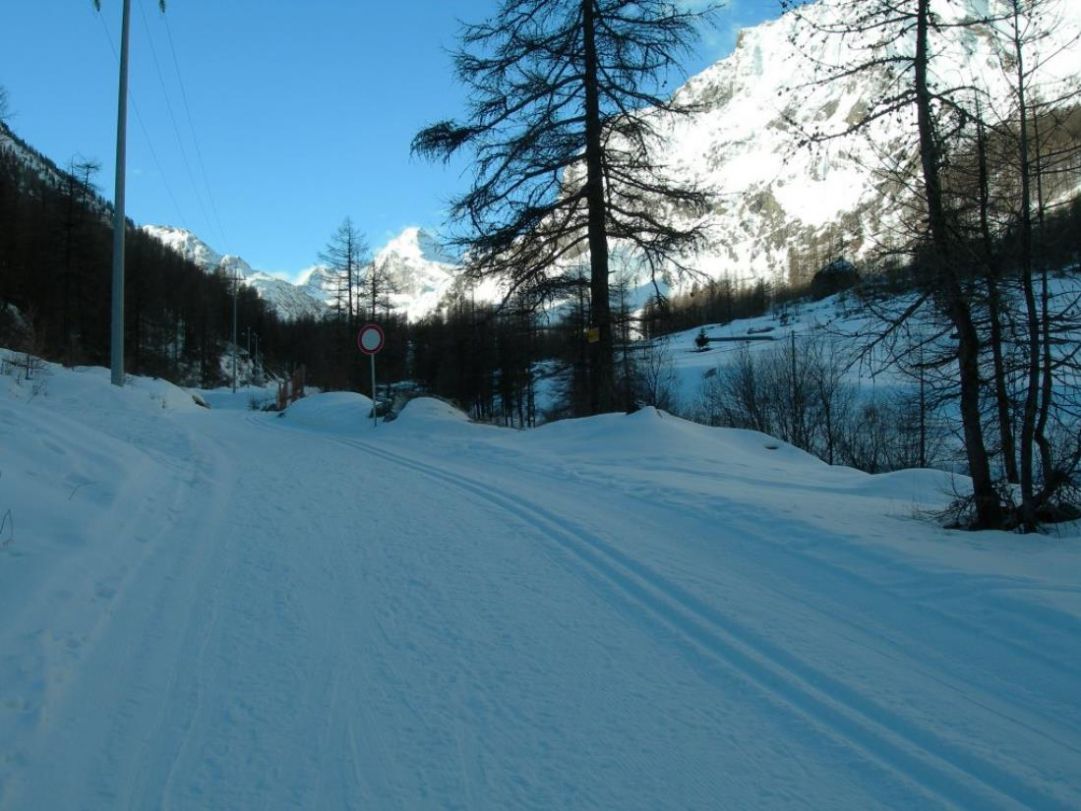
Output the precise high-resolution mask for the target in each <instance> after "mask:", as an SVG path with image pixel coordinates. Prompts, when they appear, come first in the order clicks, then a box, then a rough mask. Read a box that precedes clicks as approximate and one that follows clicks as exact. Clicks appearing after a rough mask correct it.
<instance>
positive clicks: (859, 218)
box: [660, 0, 1081, 282]
mask: <svg viewBox="0 0 1081 811" xmlns="http://www.w3.org/2000/svg"><path fill="white" fill-rule="evenodd" d="M1005 5H1006V4H1005V2H1004V0H961V2H947V0H935V2H934V3H933V8H934V11H935V13H936V14H938V15H939V18H940V19H942V20H944V21H958V20H961V19H973V18H978V17H980V16H981V15H986V14H987V13H988V11H996V10H1004V9H1005ZM1071 5H1074V6H1076V3H1068V2H1063V3H1060V4H1056V5H1052V6H1049V7H1048V13H1051V12H1052V11H1055V12H1057V13H1059V16H1060V17H1061V19H1060V20H1058V22H1056V23H1054V24H1047V23H1045V25H1046V27H1047V29H1048V30H1049V32H1050V33H1049V38H1048V41H1047V42H1045V43H1043V44H1041V51H1042V52H1043V53H1046V54H1051V53H1054V54H1055V57H1054V58H1053V59H1050V60H1048V61H1047V62H1046V64H1044V65H1043V66H1042V67H1041V71H1040V73H1039V75H1038V76H1035V77H1034V79H1036V80H1037V81H1038V82H1040V85H1039V86H1040V88H1043V89H1045V90H1048V89H1049V88H1061V86H1062V85H1063V83H1064V82H1068V81H1073V82H1075V83H1076V81H1077V79H1078V77H1081V47H1078V46H1077V41H1076V38H1077V37H1078V36H1079V34H1081V15H1077V14H1076V13H1073V14H1071V13H1070V11H1069V8H1070V6H1071ZM1075 10H1076V9H1075ZM837 13H838V12H837V3H835V2H833V0H824V1H823V2H820V3H817V4H813V5H808V6H804V7H802V8H801V10H800V12H799V14H797V13H795V12H790V13H789V14H786V15H784V16H783V17H781V18H780V19H777V20H773V21H770V22H766V23H763V24H761V25H758V26H756V27H753V28H748V29H745V30H744V31H743V32H742V33H741V34H740V36H739V40H738V44H737V46H736V48H735V50H734V51H733V53H732V54H730V55H729V56H728V57H727V58H725V59H722V60H721V61H719V62H717V63H716V64H714V65H712V66H711V67H709V68H707V69H706V70H704V71H703V72H701V73H700V74H698V75H697V76H695V77H693V78H691V79H690V80H689V81H688V82H687V83H686V84H685V85H684V86H683V87H682V88H681V89H680V90H679V91H678V93H677V95H678V96H680V97H682V99H683V100H684V101H687V102H693V103H696V104H699V105H702V106H704V107H705V110H704V111H702V112H699V113H695V114H692V115H690V116H687V117H684V118H678V119H676V120H674V121H670V122H667V123H666V131H665V140H664V145H663V148H662V149H661V150H660V154H662V155H663V156H664V159H665V160H667V161H668V162H669V164H670V168H671V170H672V172H673V173H674V174H675V175H676V176H677V177H681V178H684V179H688V180H693V181H696V182H697V183H699V184H700V185H701V186H702V187H703V188H705V189H706V190H708V191H711V192H712V193H714V194H715V206H714V210H713V212H712V214H711V216H710V225H711V228H712V239H711V245H710V247H709V248H708V249H707V250H705V251H703V252H702V253H701V254H700V255H699V256H697V257H696V264H697V265H698V266H699V268H700V269H701V270H702V271H704V272H705V273H706V274H708V275H709V276H711V277H714V278H719V277H724V276H728V277H729V278H732V279H733V280H737V281H751V280H754V279H765V280H767V281H782V282H784V281H797V280H806V279H807V278H809V276H810V274H813V273H814V271H815V270H817V269H818V267H819V263H821V262H822V261H823V260H826V259H828V258H831V256H832V255H835V254H836V253H837V251H838V250H839V249H841V250H843V251H844V252H845V253H846V254H847V255H849V256H851V257H854V258H859V257H860V256H862V255H863V254H865V253H867V252H868V251H870V250H871V249H872V248H875V247H878V245H879V243H878V242H877V240H880V239H882V238H883V236H882V235H883V234H884V233H886V232H888V231H889V229H890V228H891V227H892V226H894V225H896V222H897V212H898V210H899V209H900V208H901V206H900V205H899V201H900V200H901V198H899V197H898V192H897V191H896V185H895V184H893V183H891V182H890V181H889V180H886V179H883V177H882V176H881V165H882V155H883V154H891V153H897V152H901V153H903V154H908V153H909V152H910V150H911V145H912V135H913V133H914V123H913V122H912V121H911V120H909V119H907V118H902V120H901V121H900V122H898V121H897V120H896V119H895V118H894V117H892V116H890V117H885V118H883V119H880V120H879V121H878V122H877V123H876V124H875V125H874V126H873V127H872V128H871V129H869V130H868V131H867V133H866V134H860V135H855V136H852V137H848V138H843V139H837V140H833V141H830V142H828V143H825V144H822V145H821V146H819V147H817V148H814V149H810V148H801V147H800V142H801V141H802V140H803V139H804V137H805V136H806V134H808V133H812V132H823V133H837V132H841V131H843V130H845V129H846V128H847V127H848V126H850V125H851V124H852V123H853V122H855V121H857V120H858V119H859V117H860V116H861V115H862V113H863V111H865V110H866V108H867V105H868V104H869V103H870V102H871V100H873V99H879V98H883V97H885V96H888V95H889V94H890V93H891V90H890V87H889V84H888V81H889V80H888V79H887V78H886V77H885V75H884V74H882V73H873V72H866V73H862V74H859V75H856V76H852V77H849V78H847V79H844V80H842V81H834V82H830V83H819V82H816V81H814V78H815V77H814V73H813V65H812V61H811V59H810V58H809V56H811V55H813V57H814V58H815V59H817V60H819V61H821V62H823V63H826V64H834V65H836V64H845V63H851V62H853V61H855V60H857V59H858V60H859V61H863V60H865V59H866V58H867V51H866V50H862V49H864V48H865V46H867V44H868V43H867V41H866V38H865V37H864V38H861V35H859V34H849V35H847V36H840V35H835V36H830V37H828V38H822V37H816V38H813V39H812V38H809V37H807V36H806V33H807V26H806V22H801V19H800V15H802V16H803V17H804V18H806V19H807V20H809V21H812V22H818V23H822V22H825V21H828V20H831V19H833V18H834V16H835V15H836V14H837ZM1071 43H1072V45H1071ZM889 47H890V48H892V49H894V52H896V53H902V52H904V51H905V49H906V48H909V47H910V44H909V43H907V42H906V41H904V40H899V41H896V42H893V43H891V44H890V46H889ZM935 47H936V56H935V61H934V68H935V70H936V71H937V77H936V78H937V79H938V80H940V81H941V82H942V84H943V86H965V85H976V86H981V87H983V88H985V89H986V90H987V95H988V98H990V99H993V100H999V101H1001V103H1002V104H1003V105H1005V104H1007V103H1008V99H1009V98H1010V93H1009V89H1008V74H1009V66H1010V64H1011V61H1010V56H1009V55H1008V54H1006V53H1004V52H1003V50H1002V47H1003V43H1002V41H1001V40H996V39H995V38H993V37H991V36H989V35H988V33H987V31H986V30H982V31H981V30H980V29H973V28H964V27H957V28H951V27H950V26H943V27H941V28H940V29H939V30H937V31H936V32H935ZM808 51H812V52H813V53H811V54H809V53H808ZM876 55H879V54H876ZM880 55H881V56H883V57H885V56H888V55H889V54H885V53H884V54H880ZM1048 97H1049V98H1053V97H1055V96H1054V95H1053V93H1052V92H1050V91H1049V92H1048Z"/></svg>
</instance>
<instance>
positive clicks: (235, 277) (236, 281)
mask: <svg viewBox="0 0 1081 811" xmlns="http://www.w3.org/2000/svg"><path fill="white" fill-rule="evenodd" d="M239 287H240V276H239V274H238V273H236V272H234V273H233V394H236V294H237V289H238V288H239Z"/></svg>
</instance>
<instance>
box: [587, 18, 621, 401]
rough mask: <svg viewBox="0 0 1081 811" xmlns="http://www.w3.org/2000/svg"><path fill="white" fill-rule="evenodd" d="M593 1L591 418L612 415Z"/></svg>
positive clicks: (589, 75)
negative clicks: (594, 332) (595, 331)
mask: <svg viewBox="0 0 1081 811" xmlns="http://www.w3.org/2000/svg"><path fill="white" fill-rule="evenodd" d="M593 3H594V0H582V36H583V40H584V46H585V65H584V81H585V118H586V187H585V193H586V205H587V208H588V233H589V295H590V309H591V312H592V316H593V319H592V325H591V326H592V327H593V328H594V329H596V330H597V334H596V335H590V344H589V357H590V372H591V374H590V378H589V387H590V391H589V408H590V411H591V412H592V413H593V414H602V413H604V412H607V411H611V410H612V399H613V389H614V388H615V386H614V380H615V375H614V369H613V367H612V355H613V349H612V347H613V343H612V316H611V304H610V302H609V300H608V296H609V292H608V234H607V229H606V223H605V209H606V206H605V200H604V166H603V145H602V143H601V138H602V131H601V130H602V127H601V114H600V99H599V98H598V95H597V88H598V76H597V44H596V31H595V27H594V26H595V20H594V8H593Z"/></svg>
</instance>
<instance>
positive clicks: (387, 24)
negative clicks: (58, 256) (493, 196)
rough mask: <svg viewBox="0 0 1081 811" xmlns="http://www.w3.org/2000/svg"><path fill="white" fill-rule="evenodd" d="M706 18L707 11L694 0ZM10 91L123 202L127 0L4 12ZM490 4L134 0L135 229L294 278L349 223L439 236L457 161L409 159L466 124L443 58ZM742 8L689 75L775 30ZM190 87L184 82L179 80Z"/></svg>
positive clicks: (34, 5)
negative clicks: (426, 133)
mask: <svg viewBox="0 0 1081 811" xmlns="http://www.w3.org/2000/svg"><path fill="white" fill-rule="evenodd" d="M685 2H687V3H689V4H695V3H697V2H699V0H685ZM4 5H5V8H4V11H3V15H2V25H0V85H3V86H4V87H5V88H6V89H7V91H8V96H9V107H10V116H9V121H8V123H9V124H10V126H11V127H12V128H13V129H14V130H15V132H16V133H18V134H19V135H20V136H21V137H22V138H23V139H25V140H26V141H28V142H29V143H30V144H31V145H33V146H34V147H36V148H37V149H39V150H40V151H42V152H44V153H45V154H46V155H48V156H49V157H50V158H52V159H53V160H54V161H56V163H57V164H59V165H61V166H63V165H65V164H67V163H68V162H69V161H70V160H71V159H72V158H78V157H85V158H91V159H94V160H97V161H99V162H100V163H101V167H102V169H101V172H100V174H99V175H98V186H99V188H100V189H101V190H102V191H103V193H104V194H105V196H107V197H109V198H111V197H112V189H113V171H114V170H113V166H114V157H113V152H114V149H115V147H114V139H115V127H116V70H117V57H116V55H115V50H114V48H115V47H118V43H119V39H120V37H119V30H120V10H121V2H120V0H102V11H101V13H100V14H99V13H98V12H96V11H94V9H93V3H92V2H91V0H19V2H15V1H14V0H12V1H11V2H5V4H4ZM497 5H498V2H497V0H453V2H443V1H442V0H413V1H412V2H409V3H404V4H397V3H389V2H384V1H382V0H307V2H304V3H297V2H286V1H285V0H274V2H269V3H268V2H266V0H217V2H208V1H207V0H169V3H168V11H167V14H166V15H165V17H164V18H163V17H162V15H161V14H160V13H159V11H158V7H157V0H132V79H131V88H130V97H131V99H132V102H133V109H132V111H131V113H130V116H131V118H130V122H129V127H130V130H129V152H128V172H129V178H128V191H127V200H128V203H127V211H128V215H129V216H130V217H131V218H132V219H134V220H135V221H136V222H138V223H141V224H142V223H154V224H168V225H180V226H183V227H186V228H190V229H191V230H193V231H194V232H195V233H197V234H198V235H199V236H200V237H202V238H203V239H204V240H205V241H206V242H207V243H209V244H210V245H211V246H212V247H214V248H215V249H217V250H219V251H221V252H223V253H234V254H239V255H240V256H242V257H244V259H246V260H247V261H248V262H249V263H251V264H252V265H253V266H254V267H256V268H259V269H261V270H267V271H271V272H278V273H283V274H285V275H289V276H294V275H296V274H297V273H298V272H299V271H300V270H302V269H303V268H304V267H307V266H309V265H311V264H313V263H314V262H315V261H316V258H317V254H318V253H319V251H320V250H322V249H323V248H324V247H325V245H326V242H327V240H328V238H329V237H330V235H331V234H332V232H333V231H334V230H335V228H336V227H337V226H338V224H339V223H340V222H341V221H342V219H343V218H344V217H346V216H350V217H352V218H353V220H354V222H355V223H356V225H357V226H358V227H359V228H360V229H361V231H363V232H364V233H365V234H366V236H367V239H368V242H369V243H370V244H371V245H372V247H373V248H377V247H379V246H381V245H382V244H384V243H385V242H386V241H387V240H388V239H390V238H391V237H393V236H394V235H395V234H397V233H399V232H400V231H401V230H402V229H403V228H405V227H406V226H409V225H421V226H425V227H429V228H433V229H438V228H439V227H440V226H441V225H442V224H443V221H444V212H445V208H446V202H447V200H448V199H449V198H450V196H451V195H452V194H454V193H455V192H458V191H461V190H463V189H464V188H465V184H466V182H467V179H466V177H465V176H463V174H462V172H463V170H464V168H465V165H464V163H458V164H452V165H451V166H449V167H443V166H441V165H438V164H429V163H426V162H424V161H421V160H418V159H414V158H411V157H410V155H409V143H410V140H411V139H412V136H413V134H414V133H415V132H416V131H417V130H418V129H420V128H421V127H423V126H424V125H426V124H428V123H431V122H433V121H435V120H439V119H441V118H446V117H455V116H457V115H459V114H460V113H461V111H462V109H463V105H464V95H463V92H462V90H461V88H460V87H459V86H458V84H457V83H456V82H455V80H454V77H453V76H452V75H451V65H450V59H449V57H448V55H447V52H448V50H450V49H452V48H454V47H455V45H456V34H457V32H458V30H459V25H458V20H465V21H469V22H472V21H477V20H480V19H482V18H483V17H484V16H486V15H487V14H490V13H491V12H492V11H493V10H494V9H495V8H496V7H497ZM778 6H779V3H778V2H777V0H735V1H734V2H733V3H731V4H730V5H729V7H728V9H726V10H725V11H722V12H721V14H720V16H719V17H718V23H719V25H718V27H717V28H716V30H712V31H707V32H705V34H704V36H703V39H702V41H701V42H700V43H699V47H698V48H697V50H696V52H695V54H694V56H693V58H692V59H691V60H690V61H689V62H688V64H687V65H686V71H687V73H688V74H694V73H696V72H698V71H699V70H701V69H703V68H705V67H706V66H707V65H709V64H710V63H712V62H713V61H715V60H716V59H719V58H721V57H722V56H724V55H725V54H726V53H727V52H728V51H729V50H730V49H731V46H732V44H733V42H734V38H735V31H736V30H737V29H738V28H739V27H742V26H745V25H751V24H754V23H756V22H759V21H761V20H763V19H766V18H770V17H775V16H778V13H779V11H778ZM178 77H179V78H178Z"/></svg>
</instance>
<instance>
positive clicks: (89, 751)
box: [0, 365, 1081, 809]
mask: <svg viewBox="0 0 1081 811" xmlns="http://www.w3.org/2000/svg"><path fill="white" fill-rule="evenodd" d="M242 395H243V393H242V392H238V394H237V395H233V394H232V393H231V392H229V393H217V394H215V393H205V394H204V395H203V396H204V399H208V400H210V401H211V403H212V404H215V403H216V404H217V407H215V408H212V409H206V408H202V407H199V406H197V405H196V404H195V402H194V400H193V398H192V396H191V395H190V394H189V393H188V392H185V391H183V390H181V389H179V388H176V387H174V386H172V385H170V384H167V383H164V382H162V381H153V380H145V379H139V378H133V379H131V380H130V382H129V384H128V385H127V386H126V387H125V388H124V389H122V390H121V389H117V388H115V387H113V386H111V385H109V382H108V374H107V372H106V371H105V370H102V369H77V370H65V369H62V368H60V367H57V366H52V365H46V366H45V368H44V370H42V371H40V372H36V373H35V375H34V379H32V380H30V381H25V380H20V379H17V377H16V376H14V375H11V374H8V375H4V376H0V515H4V514H5V513H6V512H8V511H10V518H13V519H14V523H13V524H12V523H11V521H10V520H9V521H8V522H7V523H6V524H5V525H4V527H3V529H2V530H0V614H2V616H3V618H4V621H3V622H2V623H0V808H4V809H8V808H11V809H29V808H87V809H98V808H100V809H112V808H120V807H134V808H150V807H161V808H201V809H214V808H222V809H235V808H265V809H274V808H434V807H438V808H453V807H468V808H475V807H491V808H511V807H513V808H626V809H633V808H673V807H678V808H717V807H732V808H789V807H802V808H827V807H828V808H853V809H867V808H900V807H907V808H914V807H919V808H944V807H968V808H981V809H982V808H1017V807H1038V808H1070V807H1075V808H1076V807H1078V805H1081V707H1079V704H1078V702H1077V696H1078V694H1079V690H1081V645H1079V644H1078V643H1079V641H1081V588H1079V586H1078V578H1077V573H1078V571H1079V564H1081V544H1079V543H1078V537H1077V535H1076V532H1077V530H1076V528H1071V529H1069V530H1066V531H1065V532H1060V533H1058V534H1054V535H1048V536H1038V537H1020V536H1013V535H1007V534H1002V533H981V534H964V533H958V532H951V531H946V530H943V529H940V528H938V527H937V526H935V525H934V523H933V522H932V521H930V520H928V519H927V518H926V517H925V516H924V513H923V511H924V510H927V509H932V508H934V507H936V506H940V505H941V504H942V503H943V502H944V501H945V500H947V499H948V498H949V493H950V488H951V486H952V481H951V480H950V479H949V477H948V476H946V474H943V473H938V472H933V471H901V472H897V473H893V474H889V475H886V476H870V475H866V474H863V473H860V472H857V471H854V470H851V469H845V468H831V467H829V466H827V465H825V464H824V463H822V462H820V461H818V460H817V459H814V458H812V457H810V456H808V455H806V454H804V453H802V452H800V451H798V450H796V449H794V448H791V447H789V446H787V445H784V444H783V443H780V442H777V441H776V440H773V439H772V438H770V437H766V436H764V435H761V434H757V433H754V432H748V431H733V430H724V429H714V428H706V427H703V426H700V425H695V424H692V423H688V422H685V421H683V420H680V419H677V418H675V417H672V416H670V415H668V414H665V413H663V412H659V411H655V410H653V409H646V410H643V411H641V412H638V413H636V414H633V415H630V416H621V415H608V416H603V417H597V418H590V419H582V420H567V421H563V422H557V423H552V424H550V425H547V426H544V427H542V428H539V429H536V430H534V431H528V432H519V431H511V430H505V429H497V428H493V427H490V426H478V425H473V424H471V423H469V422H468V421H467V420H466V419H465V418H464V416H463V415H462V414H460V413H458V412H457V411H455V410H454V409H453V408H451V407H450V406H448V405H447V404H445V403H442V402H439V401H435V400H417V401H414V402H413V403H411V404H409V405H408V406H407V407H406V408H405V409H404V411H403V413H402V414H401V415H400V416H399V418H398V419H397V420H395V421H394V422H390V423H385V424H380V425H378V427H374V428H373V427H372V425H371V423H370V422H369V421H368V420H367V415H368V411H369V406H370V403H369V401H368V400H367V399H366V398H364V397H362V396H360V395H356V394H348V393H327V394H320V395H315V396H311V397H309V398H306V399H304V400H301V401H300V402H298V403H296V404H294V405H293V406H291V407H290V408H289V409H288V410H287V411H286V412H285V413H284V415H283V416H277V415H275V414H268V413H263V412H258V411H251V410H248V409H246V408H245V407H244V405H243V404H244V402H245V400H244V399H243V396H242Z"/></svg>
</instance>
